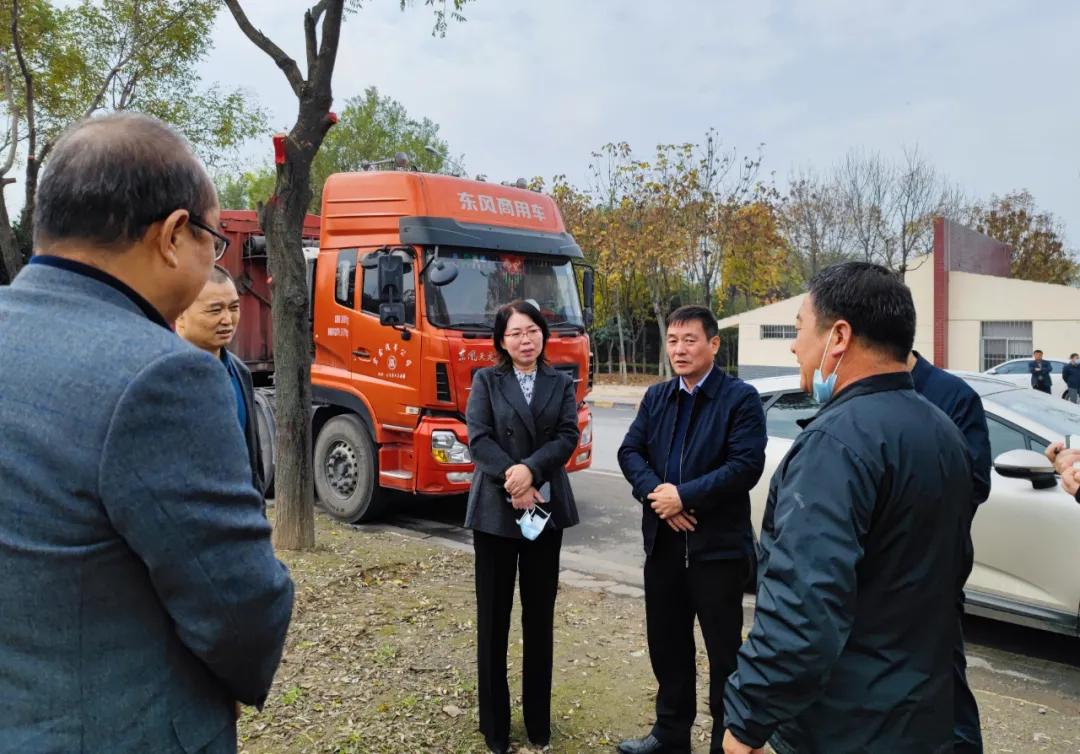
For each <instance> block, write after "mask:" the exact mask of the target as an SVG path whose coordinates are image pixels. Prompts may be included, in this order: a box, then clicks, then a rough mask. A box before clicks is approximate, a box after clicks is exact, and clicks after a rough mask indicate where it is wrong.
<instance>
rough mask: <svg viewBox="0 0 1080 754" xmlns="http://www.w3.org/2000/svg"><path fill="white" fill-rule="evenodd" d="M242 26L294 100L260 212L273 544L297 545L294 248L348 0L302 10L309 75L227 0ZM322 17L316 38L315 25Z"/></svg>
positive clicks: (311, 514)
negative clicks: (267, 276) (266, 277)
mask: <svg viewBox="0 0 1080 754" xmlns="http://www.w3.org/2000/svg"><path fill="white" fill-rule="evenodd" d="M225 4H226V6H228V8H229V11H230V12H231V13H232V15H233V18H235V19H236V22H237V24H238V25H239V27H240V30H241V31H242V32H243V33H244V34H245V36H247V37H248V39H250V40H251V41H252V42H253V43H254V44H255V46H256V47H258V48H259V49H261V50H262V51H263V52H265V53H266V54H267V55H268V56H269V57H270V58H271V59H272V60H273V61H274V63H275V64H277V66H278V68H280V69H281V71H282V73H284V74H285V77H286V79H288V81H289V85H290V86H291V87H292V90H293V93H294V94H295V95H296V98H297V102H298V105H299V107H298V111H297V117H296V123H295V125H293V128H292V130H291V131H290V132H289V134H288V137H287V138H286V140H285V159H284V162H283V163H282V164H280V165H279V166H278V170H277V182H276V183H275V185H274V195H273V196H272V197H270V200H269V201H268V202H267V204H266V207H265V209H264V212H263V216H262V218H261V221H262V223H261V224H262V227H263V230H264V231H265V233H266V246H267V257H268V259H267V262H268V264H269V266H270V271H271V272H272V274H273V278H274V284H273V298H272V301H271V317H272V320H273V326H274V385H275V391H276V401H275V403H276V411H275V414H276V419H277V421H276V425H277V466H276V469H275V472H274V487H275V491H276V493H277V494H276V506H275V508H276V513H275V519H274V545H275V546H276V547H279V548H282V549H287V550H297V549H310V548H312V547H314V546H315V501H314V484H313V481H312V480H313V475H312V459H311V333H310V332H309V330H308V299H307V295H308V294H307V280H306V275H305V265H304V258H303V256H302V255H301V254H300V253H299V249H300V247H301V236H302V234H303V226H304V216H305V215H306V213H307V207H308V204H309V202H310V201H311V164H312V162H313V161H314V159H315V155H316V154H317V153H318V151H319V147H320V146H321V145H322V142H323V139H324V138H325V136H326V132H327V131H329V130H330V127H331V126H332V125H333V124H334V123H335V122H336V121H337V118H336V116H334V115H333V114H332V113H331V112H330V105H331V103H332V102H333V96H332V94H331V86H330V85H331V81H332V79H333V74H334V65H335V63H336V61H337V51H338V42H339V40H340V33H341V21H342V17H343V13H344V5H345V0H320V2H319V3H317V4H316V5H315V6H313V7H312V8H311V9H310V10H308V11H307V12H306V13H305V14H304V36H305V40H306V42H307V69H308V77H307V79H306V80H305V79H304V78H303V76H302V75H301V74H300V69H299V68H298V67H297V65H296V61H294V60H293V59H292V58H290V57H289V56H288V55H286V54H285V52H284V51H282V50H281V48H279V47H278V46H277V45H276V44H274V43H273V42H272V41H270V40H269V39H268V38H267V37H266V36H265V35H264V34H263V33H262V32H261V31H259V30H258V29H256V28H255V27H254V25H252V23H251V21H250V20H249V19H248V17H247V14H245V13H244V10H243V8H241V7H240V2H239V0H225ZM320 19H321V20H322V39H321V42H320V41H319V40H318V39H317V38H316V27H317V26H318V24H319V21H320Z"/></svg>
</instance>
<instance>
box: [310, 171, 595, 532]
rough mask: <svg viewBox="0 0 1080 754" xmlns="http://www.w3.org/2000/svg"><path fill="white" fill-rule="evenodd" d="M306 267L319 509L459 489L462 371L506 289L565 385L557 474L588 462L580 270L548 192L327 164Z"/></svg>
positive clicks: (489, 350) (465, 471) (480, 362)
mask: <svg viewBox="0 0 1080 754" xmlns="http://www.w3.org/2000/svg"><path fill="white" fill-rule="evenodd" d="M310 265H311V268H312V269H311V273H310V280H311V286H312V289H311V303H312V330H313V332H312V336H313V343H314V361H313V364H312V370H311V382H312V397H313V403H314V416H313V423H312V430H313V437H314V443H313V445H314V474H315V485H316V492H317V494H318V497H319V500H320V502H321V503H322V505H323V507H324V508H325V509H326V510H327V511H328V512H329V513H330V514H331V515H333V516H335V517H337V518H339V519H342V520H346V521H363V520H369V519H371V518H373V517H375V516H377V515H378V513H379V512H380V511H381V510H383V509H385V507H386V505H387V504H388V503H389V501H390V500H391V493H392V491H395V490H396V491H400V492H405V493H410V494H418V495H433V496H441V495H453V494H460V493H463V492H466V491H467V490H468V489H469V485H470V482H471V480H472V471H473V467H472V459H471V457H470V455H469V449H468V434H467V431H466V427H465V421H464V416H465V408H466V404H467V402H468V397H469V390H470V388H471V385H472V378H473V375H474V374H475V372H476V371H477V370H478V369H480V368H482V367H485V366H490V365H492V364H494V363H495V351H494V347H493V343H492V325H493V322H494V317H495V312H496V311H497V310H498V308H499V307H500V306H501V305H503V304H505V303H508V302H509V301H512V300H514V299H518V298H520V299H527V300H531V301H532V302H534V303H535V304H536V305H537V307H538V308H539V309H540V311H541V313H542V314H543V315H544V317H545V318H547V320H548V323H549V325H550V329H551V338H550V339H549V341H548V344H547V349H546V354H547V358H548V361H549V362H550V363H551V364H552V366H553V367H554V368H555V369H558V370H560V371H563V372H565V373H567V374H568V375H569V376H570V377H571V378H572V379H573V380H574V383H575V386H576V390H577V399H578V401H579V408H578V426H579V429H580V430H581V433H582V434H581V439H580V442H579V447H578V448H577V449H576V450H575V452H574V454H573V455H572V456H571V458H570V461H569V463H568V464H567V470H568V471H577V470H580V469H583V468H587V467H588V466H589V465H590V463H591V460H592V453H591V450H592V448H591V444H592V431H591V421H592V420H591V415H590V412H589V410H588V407H587V406H586V405H585V395H586V393H587V392H588V390H589V388H590V378H591V373H590V347H589V336H588V334H587V331H586V328H587V327H588V325H589V324H591V316H592V301H591V298H592V270H591V269H590V268H588V267H587V266H584V258H583V255H582V252H581V249H580V248H579V247H578V245H577V243H576V242H575V241H574V239H573V238H572V237H571V236H570V235H569V234H568V233H567V232H566V230H565V227H564V226H563V222H562V218H561V216H560V215H559V212H558V208H557V207H556V205H555V203H554V202H553V201H552V200H551V198H550V197H547V196H545V195H543V194H540V193H537V192H533V191H530V190H527V189H522V188H515V187H508V186H504V185H495V184H490V183H484V182H479V181H471V180H467V179H462V178H456V177H452V176H444V175H429V174H422V173H416V172H367V173H343V174H338V175H333V176H331V177H330V178H329V179H328V180H327V182H326V186H325V188H324V190H323V204H322V215H321V227H320V238H319V251H318V255H317V257H315V258H314V259H313V261H312V262H310ZM579 274H580V282H581V288H582V290H583V293H584V299H585V301H584V302H583V301H582V296H579Z"/></svg>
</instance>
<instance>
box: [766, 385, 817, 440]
mask: <svg viewBox="0 0 1080 754" xmlns="http://www.w3.org/2000/svg"><path fill="white" fill-rule="evenodd" d="M818 408H819V406H818V404H817V402H816V401H815V400H814V399H813V398H811V397H810V396H809V395H807V394H806V393H802V392H799V393H785V394H784V395H781V396H780V397H779V398H777V399H776V402H775V403H773V404H772V406H770V407H769V410H768V412H767V413H766V414H765V425H766V429H767V431H768V433H769V437H783V438H785V439H788V440H794V439H795V437H796V436H797V435H798V434H799V433H800V432H802V427H800V426H799V425H798V424H796V423H795V422H797V421H798V420H799V419H809V418H810V417H811V416H813V415H814V414H816V413H817V412H818Z"/></svg>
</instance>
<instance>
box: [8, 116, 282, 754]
mask: <svg viewBox="0 0 1080 754" xmlns="http://www.w3.org/2000/svg"><path fill="white" fill-rule="evenodd" d="M34 223H35V225H34V247H35V251H36V254H37V255H36V256H35V257H34V258H33V259H32V260H31V263H30V264H29V265H28V266H27V267H26V268H25V269H24V270H23V271H22V272H21V273H20V274H19V275H18V277H17V278H16V279H15V281H14V282H13V283H12V284H11V285H10V286H9V287H7V288H2V289H0V438H2V440H0V574H3V576H2V578H0V605H2V606H3V609H2V611H0V752H5V753H6V752H20V754H21V753H22V752H110V754H120V753H124V752H155V754H173V753H175V754H180V753H181V752H188V753H190V752H204V753H207V754H218V753H221V752H235V751H236V711H235V703H236V702H237V701H239V702H243V703H245V704H253V705H261V704H262V703H263V701H264V700H265V699H266V695H267V692H268V689H269V687H270V682H271V680H272V679H273V676H274V671H275V670H276V668H277V665H278V662H279V661H280V659H281V652H282V647H283V644H284V640H285V633H286V630H287V628H288V624H289V617H290V615H291V611H292V599H293V589H292V583H291V581H290V579H289V576H288V572H287V571H286V569H285V567H284V566H283V565H282V564H281V563H279V562H277V560H276V559H275V557H274V552H273V549H272V547H271V545H270V526H269V524H268V523H267V521H266V519H265V518H264V517H263V515H262V498H261V496H260V494H259V492H258V491H256V490H255V488H254V487H253V486H252V483H251V470H250V467H249V463H248V459H247V453H246V451H245V448H244V437H243V434H242V433H241V431H240V426H239V424H238V423H237V421H236V414H235V406H234V405H233V400H234V399H233V396H232V394H231V388H230V387H229V381H228V378H227V377H226V374H225V370H224V367H223V366H222V365H221V362H220V361H217V360H215V359H214V358H213V357H211V356H210V355H209V354H206V353H204V352H202V351H199V350H197V349H195V348H192V347H191V346H190V345H189V344H187V343H185V342H184V341H183V340H181V339H180V338H178V337H177V336H176V335H175V334H174V333H173V332H172V331H171V330H170V329H169V322H171V321H172V320H173V319H175V318H176V317H177V316H178V315H179V314H180V313H181V312H182V311H184V309H185V308H187V306H188V305H189V304H190V303H191V302H192V301H193V300H194V298H195V296H196V295H197V294H198V293H199V291H200V290H201V289H202V287H203V284H204V283H205V282H206V279H207V277H208V275H209V273H210V268H211V267H212V265H213V262H214V259H215V258H216V257H219V256H220V254H221V252H223V251H224V246H225V245H226V244H225V243H224V239H223V237H220V234H219V233H218V231H217V230H216V227H217V223H218V205H217V197H216V195H215V192H214V188H213V184H212V183H211V182H210V180H209V178H208V177H207V175H206V172H205V170H204V169H203V168H202V165H201V164H200V163H199V162H198V160H197V159H196V158H195V157H194V156H193V155H192V153H191V151H190V148H189V147H188V145H187V144H186V142H185V141H184V140H183V139H182V138H180V137H179V136H177V135H176V134H175V133H174V132H173V131H171V130H170V129H169V128H168V127H167V126H165V125H164V124H162V123H160V122H159V121H157V120H154V119H153V118H149V117H146V116H141V115H135V114H122V115H110V116H105V117H101V118H94V119H91V120H89V121H85V122H83V123H81V124H79V125H77V126H75V127H74V128H73V129H72V130H71V131H69V132H68V133H67V134H66V135H65V136H64V137H62V138H61V140H60V141H58V142H57V145H56V147H55V149H54V151H53V153H52V157H51V158H50V160H49V162H48V163H47V164H46V166H45V171H44V174H43V175H42V178H41V182H40V186H39V189H38V195H37V205H36V208H35V213H34Z"/></svg>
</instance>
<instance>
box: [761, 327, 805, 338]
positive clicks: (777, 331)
mask: <svg viewBox="0 0 1080 754" xmlns="http://www.w3.org/2000/svg"><path fill="white" fill-rule="evenodd" d="M795 335H796V333H795V325H762V326H761V339H762V340H795Z"/></svg>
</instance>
